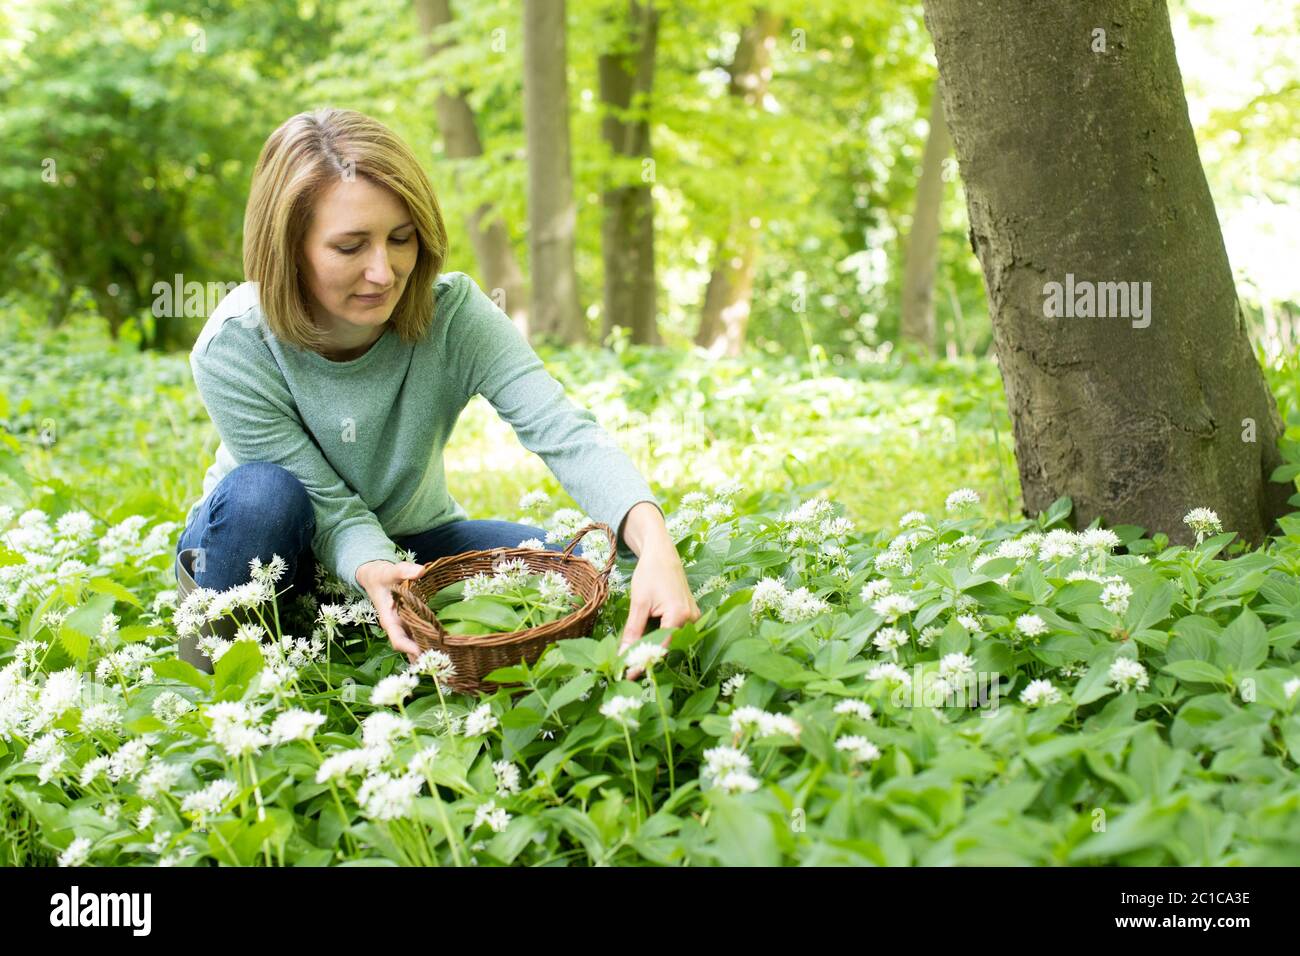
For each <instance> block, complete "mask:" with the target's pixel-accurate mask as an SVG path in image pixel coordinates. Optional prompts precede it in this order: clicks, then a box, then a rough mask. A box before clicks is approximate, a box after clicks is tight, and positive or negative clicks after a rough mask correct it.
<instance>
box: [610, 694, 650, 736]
mask: <svg viewBox="0 0 1300 956" xmlns="http://www.w3.org/2000/svg"><path fill="white" fill-rule="evenodd" d="M641 704H642V701H641V698H640V697H631V696H629V695H627V694H620V695H618V696H617V697H611V698H610V699H609V700H607V701H605V702H604V703H603V704H601V705H600V713H601V715H602V716H604V717H607V718H609V719H610V720H612V721H614V722H615V723H618V724H621V725H623V726H624V727H630V728H632V729H635V728H636V727H638V726H640V722H639V721H638V720H637V719H636V717H635V716H633V715H634V714H636V713H637V711H639V710H640V709H641Z"/></svg>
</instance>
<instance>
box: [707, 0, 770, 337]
mask: <svg viewBox="0 0 1300 956" xmlns="http://www.w3.org/2000/svg"><path fill="white" fill-rule="evenodd" d="M780 23H781V18H780V17H779V16H778V15H776V14H773V13H772V12H771V11H768V10H765V9H763V8H761V7H760V8H758V9H756V10H755V11H754V20H753V22H752V23H750V24H749V26H747V27H746V28H745V31H744V33H742V34H741V37H740V42H739V43H738V44H737V45H736V53H735V55H734V56H733V57H732V61H731V67H730V70H729V72H730V74H731V80H730V82H729V83H728V87H727V92H728V93H729V94H730V95H731V96H734V97H737V98H739V99H740V100H741V101H743V102H744V103H745V105H746V106H748V107H750V108H752V109H761V108H762V104H763V97H764V96H766V95H767V86H768V81H769V80H770V79H771V76H772V66H771V64H772V44H773V42H774V41H775V38H776V31H777V29H778V27H779V26H780ZM761 227H762V223H761V222H758V221H756V220H755V219H754V217H752V216H751V215H750V214H749V213H748V211H747V210H745V209H744V207H743V205H740V206H738V207H737V208H736V209H735V210H734V211H733V213H732V217H731V226H730V228H729V229H728V231H727V234H726V235H725V236H722V237H720V238H719V240H718V242H717V248H716V252H715V256H714V265H713V271H712V272H711V273H710V274H709V285H708V288H707V289H706V290H705V293H704V307H703V308H702V309H701V311H700V327H699V329H698V330H697V331H696V334H695V344H696V345H699V346H702V347H703V348H706V349H708V350H709V351H710V352H711V353H713V354H714V355H731V356H735V355H739V354H740V353H741V351H742V350H743V349H744V346H745V331H746V329H747V328H748V326H749V312H750V302H751V300H752V295H753V290H754V268H755V265H756V263H757V261H758V245H759V230H760V228H761Z"/></svg>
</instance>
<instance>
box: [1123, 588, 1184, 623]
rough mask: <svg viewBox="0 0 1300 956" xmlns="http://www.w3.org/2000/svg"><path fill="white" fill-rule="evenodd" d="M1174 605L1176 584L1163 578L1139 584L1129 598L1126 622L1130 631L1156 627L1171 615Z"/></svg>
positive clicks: (1125, 616)
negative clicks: (1170, 611) (1170, 610)
mask: <svg viewBox="0 0 1300 956" xmlns="http://www.w3.org/2000/svg"><path fill="white" fill-rule="evenodd" d="M1173 605H1174V586H1173V585H1172V584H1170V583H1169V582H1168V581H1165V580H1163V579H1161V580H1156V581H1148V582H1147V583H1146V584H1141V585H1138V587H1137V588H1136V590H1135V591H1134V592H1133V597H1132V598H1131V599H1130V600H1129V605H1128V611H1127V612H1125V614H1124V622H1125V626H1126V628H1127V630H1128V631H1129V633H1132V632H1133V631H1144V630H1146V629H1147V628H1149V627H1154V626H1155V625H1157V624H1159V623H1160V622H1161V621H1163V620H1164V619H1165V618H1167V617H1168V616H1169V609H1170V608H1171V607H1173Z"/></svg>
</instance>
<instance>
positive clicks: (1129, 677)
mask: <svg viewBox="0 0 1300 956" xmlns="http://www.w3.org/2000/svg"><path fill="white" fill-rule="evenodd" d="M1107 676H1108V677H1109V678H1110V682H1111V683H1112V684H1113V685H1114V686H1115V689H1116V690H1118V691H1120V692H1121V693H1127V692H1128V691H1130V690H1146V688H1147V684H1148V683H1149V682H1150V680H1151V678H1150V677H1149V676H1148V675H1147V669H1146V668H1145V667H1143V666H1142V665H1141V664H1139V663H1138V662H1137V661H1135V660H1133V658H1131V657H1117V658H1115V662H1114V663H1113V664H1111V665H1110V670H1109V671H1108V672H1107Z"/></svg>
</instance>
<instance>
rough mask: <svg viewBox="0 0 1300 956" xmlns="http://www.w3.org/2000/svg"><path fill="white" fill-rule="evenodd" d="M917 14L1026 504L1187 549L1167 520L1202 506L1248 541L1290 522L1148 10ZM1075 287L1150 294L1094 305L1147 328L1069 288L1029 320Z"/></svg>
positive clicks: (1181, 530) (1268, 418)
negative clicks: (1064, 509)
mask: <svg viewBox="0 0 1300 956" xmlns="http://www.w3.org/2000/svg"><path fill="white" fill-rule="evenodd" d="M925 19H926V24H927V25H928V27H929V30H930V33H931V35H932V36H933V38H934V43H935V51H936V53H937V56H938V60H939V75H940V85H941V87H942V92H943V100H944V110H945V113H946V115H947V118H948V124H949V127H950V128H951V131H952V136H953V140H954V144H955V147H956V153H957V157H958V160H959V161H960V163H961V173H962V179H963V182H964V184H965V189H966V196H967V203H968V206H969V211H970V222H971V242H972V246H973V248H974V250H975V252H976V254H977V255H978V257H979V260H980V264H981V266H982V267H983V271H984V279H985V285H986V291H987V295H988V301H989V309H990V312H991V315H992V320H993V332H994V340H995V344H996V348H997V355H998V360H999V364H1000V366H1001V372H1002V380H1003V383H1004V384H1005V386H1006V393H1007V400H1008V402H1009V404H1010V409H1011V418H1012V421H1013V423H1014V432H1015V444H1016V459H1017V462H1018V464H1019V469H1020V480H1021V486H1022V490H1023V495H1024V503H1025V508H1026V511H1027V512H1028V513H1030V514H1034V513H1037V512H1039V511H1041V510H1042V509H1044V508H1045V507H1047V506H1048V505H1049V504H1050V503H1051V502H1052V500H1053V499H1054V498H1056V497H1058V496H1060V495H1069V496H1070V497H1071V498H1072V499H1073V501H1074V508H1075V520H1076V522H1077V523H1079V524H1080V525H1085V524H1088V523H1089V522H1091V521H1092V520H1093V519H1094V518H1096V517H1098V516H1100V517H1101V518H1103V519H1104V520H1105V521H1106V522H1108V523H1112V524H1113V523H1120V522H1127V523H1133V524H1138V525H1141V526H1143V527H1145V528H1147V529H1148V530H1149V531H1152V532H1155V531H1163V532H1166V533H1167V534H1168V535H1169V537H1170V539H1171V540H1173V541H1175V542H1189V541H1191V540H1192V539H1193V535H1192V532H1191V530H1190V529H1189V528H1188V527H1187V526H1186V525H1185V524H1184V523H1183V516H1184V515H1185V514H1186V513H1187V511H1189V510H1190V509H1191V508H1194V507H1207V508H1212V509H1214V510H1215V511H1217V512H1218V514H1219V515H1220V517H1221V518H1222V521H1223V526H1224V528H1225V529H1226V530H1233V531H1236V532H1238V534H1240V535H1241V536H1242V538H1244V539H1246V540H1248V541H1250V542H1259V541H1261V540H1262V538H1263V537H1264V536H1265V534H1266V533H1267V532H1269V531H1270V529H1271V528H1272V526H1273V524H1274V522H1275V519H1276V518H1277V517H1278V516H1279V515H1281V514H1283V513H1285V511H1286V510H1287V505H1286V499H1287V496H1288V494H1289V490H1288V489H1287V488H1286V487H1285V486H1283V485H1281V484H1279V483H1271V482H1270V481H1269V474H1270V473H1271V472H1272V470H1273V469H1274V467H1276V466H1277V465H1278V464H1280V463H1281V461H1280V454H1279V451H1278V447H1277V443H1278V438H1279V435H1280V432H1281V429H1282V423H1281V420H1280V416H1279V415H1278V412H1277V406H1276V403H1275V401H1274V399H1273V397H1272V395H1271V394H1270V392H1269V391H1268V388H1267V385H1266V384H1265V381H1264V378H1263V375H1262V374H1261V372H1260V369H1259V365H1258V363H1257V362H1256V360H1255V355H1254V352H1253V350H1252V348H1251V344H1250V341H1249V338H1248V336H1247V333H1246V329H1245V325H1244V320H1243V316H1242V312H1241V309H1240V307H1239V305H1238V302H1237V296H1236V290H1235V288H1234V286H1233V281H1232V272H1231V270H1230V268H1229V265H1228V256H1227V252H1226V250H1225V248H1224V245H1223V237H1222V234H1221V232H1220V229H1219V223H1218V219H1217V217H1216V214H1215V210H1214V203H1213V201H1212V199H1211V197H1210V191H1209V187H1208V185H1207V184H1206V180H1205V174H1204V171H1203V170H1202V168H1201V163H1200V158H1199V156H1198V154H1197V150H1196V141H1195V139H1194V137H1193V134H1192V128H1191V123H1190V121H1189V119H1188V114H1187V103H1186V99H1185V98H1184V94H1183V84H1182V77H1181V74H1180V72H1179V69H1178V62H1177V60H1176V58H1175V55H1174V42H1173V36H1172V33H1171V31H1170V26H1169V13H1168V10H1167V9H1166V7H1165V5H1164V4H1163V3H1152V2H1150V0H1109V2H1101V0H1075V2H1072V3H1062V4H1044V3H1041V2H1035V0H1001V2H998V3H987V2H984V3H979V2H977V3H972V2H970V0H925ZM1097 30H1104V31H1105V33H1104V37H1100V35H1099V34H1097V33H1095V32H1094V31H1097ZM1099 38H1100V40H1101V44H1104V47H1102V48H1099ZM1076 280H1077V281H1079V282H1083V281H1086V282H1090V283H1098V284H1099V283H1102V282H1115V283H1119V282H1126V283H1150V285H1149V286H1145V287H1144V286H1141V285H1139V287H1138V291H1139V292H1141V293H1142V294H1143V296H1144V298H1145V299H1146V303H1145V305H1144V306H1143V307H1142V309H1138V308H1136V307H1135V305H1134V303H1133V302H1131V301H1130V303H1129V308H1128V309H1127V310H1124V309H1122V308H1110V307H1108V308H1107V311H1108V312H1109V313H1111V315H1112V316H1113V315H1114V313H1115V312H1117V311H1118V312H1125V311H1126V312H1128V313H1129V314H1130V315H1134V314H1137V313H1140V312H1142V311H1145V313H1146V314H1145V316H1144V317H1142V316H1140V315H1139V316H1138V317H1134V318H1124V317H1107V318H1103V317H1099V316H1098V317H1083V316H1082V315H1081V313H1085V312H1090V313H1092V314H1093V315H1094V316H1095V315H1096V313H1097V307H1096V305H1095V303H1094V304H1092V305H1091V306H1090V304H1089V302H1088V301H1087V298H1086V296H1085V294H1084V293H1082V292H1077V290H1076V294H1077V297H1076V299H1075V301H1074V303H1073V304H1074V310H1073V311H1070V312H1066V313H1065V314H1064V315H1063V316H1062V317H1058V318H1049V317H1047V313H1048V312H1049V311H1051V312H1055V311H1057V308H1056V306H1057V305H1060V304H1061V302H1062V301H1063V299H1064V298H1065V297H1064V296H1060V295H1058V291H1059V288H1060V287H1057V288H1053V287H1051V286H1049V285H1048V284H1049V283H1059V284H1061V287H1065V286H1068V284H1070V283H1073V282H1075V281H1076ZM1089 288H1094V291H1096V289H1095V287H1089ZM1130 290H1131V287H1130ZM1146 290H1149V294H1148V292H1147V291H1146ZM1112 291H1114V290H1113V289H1112ZM1114 298H1115V301H1113V302H1112V303H1111V305H1112V306H1115V305H1118V306H1122V304H1123V303H1122V300H1119V299H1118V293H1117V292H1116V293H1115V296H1114ZM1053 299H1055V300H1056V305H1053ZM1071 316H1074V317H1071ZM1147 323H1149V324H1147ZM1252 429H1253V434H1251V430H1252ZM1251 439H1253V440H1251Z"/></svg>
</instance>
